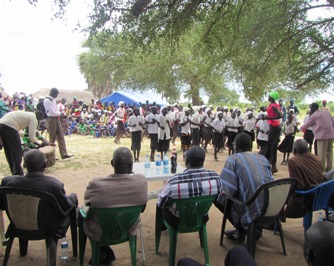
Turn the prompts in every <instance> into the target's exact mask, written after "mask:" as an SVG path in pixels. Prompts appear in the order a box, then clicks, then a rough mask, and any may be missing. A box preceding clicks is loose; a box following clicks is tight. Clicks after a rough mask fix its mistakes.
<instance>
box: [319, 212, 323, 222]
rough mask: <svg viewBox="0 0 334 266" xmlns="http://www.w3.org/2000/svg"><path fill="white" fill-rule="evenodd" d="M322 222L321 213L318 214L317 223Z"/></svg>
mask: <svg viewBox="0 0 334 266" xmlns="http://www.w3.org/2000/svg"><path fill="white" fill-rule="evenodd" d="M323 220H324V218H323V216H322V212H319V216H318V222H322V221H323Z"/></svg>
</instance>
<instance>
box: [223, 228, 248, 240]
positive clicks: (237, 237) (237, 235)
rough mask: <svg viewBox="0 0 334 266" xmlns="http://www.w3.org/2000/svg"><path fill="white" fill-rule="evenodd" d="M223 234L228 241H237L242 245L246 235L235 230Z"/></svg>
mask: <svg viewBox="0 0 334 266" xmlns="http://www.w3.org/2000/svg"><path fill="white" fill-rule="evenodd" d="M224 234H225V235H226V237H227V238H228V239H230V240H233V241H238V242H240V243H243V242H244V241H245V238H246V234H244V233H242V232H240V231H239V230H237V229H232V230H226V231H225V232H224Z"/></svg>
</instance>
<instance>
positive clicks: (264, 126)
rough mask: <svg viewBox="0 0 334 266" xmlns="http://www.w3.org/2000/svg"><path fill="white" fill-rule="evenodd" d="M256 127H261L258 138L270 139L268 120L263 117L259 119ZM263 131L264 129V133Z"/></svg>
mask: <svg viewBox="0 0 334 266" xmlns="http://www.w3.org/2000/svg"><path fill="white" fill-rule="evenodd" d="M256 128H257V129H259V133H258V134H257V139H258V140H264V141H268V132H269V124H268V120H262V119H261V120H259V121H257V123H256ZM261 131H264V133H262V132H261Z"/></svg>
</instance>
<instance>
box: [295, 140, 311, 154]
mask: <svg viewBox="0 0 334 266" xmlns="http://www.w3.org/2000/svg"><path fill="white" fill-rule="evenodd" d="M292 151H293V154H295V155H296V154H304V153H308V145H307V142H306V140H304V139H297V140H296V141H295V142H294V143H293V149H292Z"/></svg>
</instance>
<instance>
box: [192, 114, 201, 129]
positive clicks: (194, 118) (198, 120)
mask: <svg viewBox="0 0 334 266" xmlns="http://www.w3.org/2000/svg"><path fill="white" fill-rule="evenodd" d="M190 120H191V121H192V122H194V123H196V124H200V123H201V115H200V114H199V112H195V113H194V114H193V115H192V116H191V117H190ZM190 127H191V128H200V126H197V125H193V124H191V126H190Z"/></svg>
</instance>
